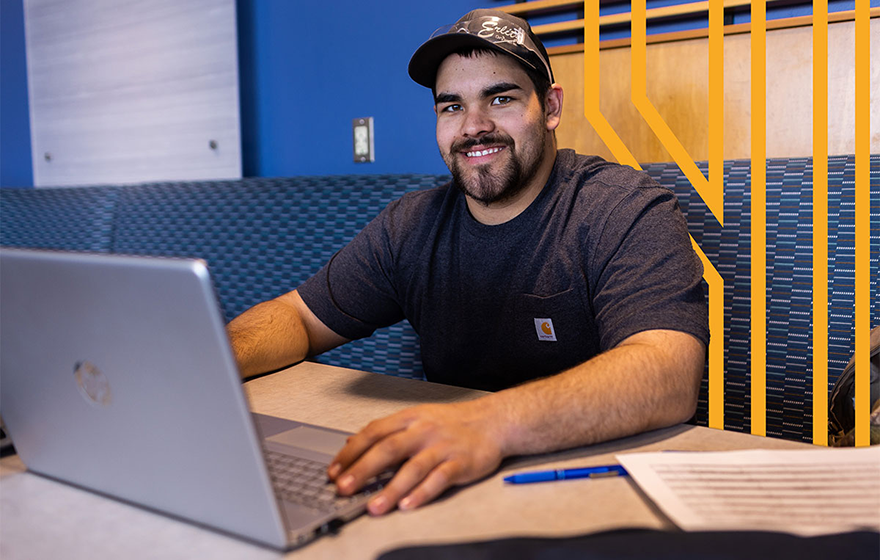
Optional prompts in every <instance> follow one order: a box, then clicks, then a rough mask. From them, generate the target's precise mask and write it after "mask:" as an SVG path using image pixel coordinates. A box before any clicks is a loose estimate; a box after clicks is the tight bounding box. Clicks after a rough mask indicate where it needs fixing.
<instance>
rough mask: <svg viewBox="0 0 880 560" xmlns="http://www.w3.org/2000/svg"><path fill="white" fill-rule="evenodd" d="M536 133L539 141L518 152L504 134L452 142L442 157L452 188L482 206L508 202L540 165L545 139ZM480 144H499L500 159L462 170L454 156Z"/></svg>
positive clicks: (456, 157)
mask: <svg viewBox="0 0 880 560" xmlns="http://www.w3.org/2000/svg"><path fill="white" fill-rule="evenodd" d="M537 132H538V134H536V135H535V137H536V138H539V139H540V140H539V141H536V142H534V143H532V144H531V145H528V144H526V145H525V146H524V147H523V150H522V152H520V151H518V149H517V147H516V146H515V144H514V141H513V138H511V137H510V136H508V135H507V134H504V133H491V134H487V135H486V136H483V137H481V138H472V139H467V140H460V141H457V142H454V143H453V144H452V147H451V149H450V151H449V153H447V154H443V159H444V160H445V162H446V166H447V167H448V168H449V171H450V172H451V173H452V178H453V179H454V181H455V184H456V186H457V187H458V189H459V190H460V191H461V192H463V193H464V194H465V195H467V196H469V197H470V198H472V199H474V200H476V201H477V202H480V203H482V204H484V205H486V206H488V205H490V204H492V203H495V202H502V201H505V200H509V199H512V198H514V197H515V196H516V195H518V194H519V193H520V192H522V191H523V190H524V189H525V188H526V187H527V186H529V183H530V182H531V181H532V179H534V177H535V175H537V173H538V168H539V167H540V166H541V161H542V159H543V156H544V148H545V145H546V142H547V139H546V136H545V134H544V131H543V130H538V131H537ZM482 144H490V145H493V146H494V145H503V146H504V147H505V149H504V150H503V152H502V153H501V154H499V155H501V156H502V157H503V158H504V160H503V161H499V162H494V163H490V164H484V165H480V166H476V167H471V168H469V169H463V168H462V165H461V163H460V160H459V158H458V154H459V153H461V152H462V151H468V150H470V149H471V148H473V147H474V146H477V145H482Z"/></svg>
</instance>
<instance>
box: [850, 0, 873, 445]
mask: <svg viewBox="0 0 880 560" xmlns="http://www.w3.org/2000/svg"><path fill="white" fill-rule="evenodd" d="M870 25H871V23H870V4H869V2H868V0H856V23H855V26H856V32H855V35H856V37H855V40H856V49H855V51H856V60H855V65H856V100H855V101H856V107H855V109H856V126H855V135H856V137H855V141H856V200H855V204H856V208H855V210H856V289H855V292H856V301H855V304H856V305H855V330H856V348H855V351H856V379H855V385H856V391H855V393H856V405H855V420H856V446H858V447H864V446H868V445H870V443H871V434H870V407H871V402H870V389H871V387H870V376H871V368H870V362H869V361H868V359H869V356H870V338H869V330H870V328H871V307H870V304H871V302H870V294H871V285H870V279H869V274H870V266H871V263H870V249H871V237H870V227H871V221H870V220H871V218H870V206H871V186H870V180H871V176H870V165H871V160H870V154H871V151H870V150H871V148H870V143H871V125H870V111H871V73H870V72H871V55H870V48H871V36H870V33H871V27H870ZM875 38H876V37H875Z"/></svg>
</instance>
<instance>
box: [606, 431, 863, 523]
mask: <svg viewBox="0 0 880 560" xmlns="http://www.w3.org/2000/svg"><path fill="white" fill-rule="evenodd" d="M617 459H618V461H620V464H621V465H623V466H624V468H626V470H627V471H628V472H629V474H630V476H631V477H632V478H633V480H635V482H636V483H637V484H638V485H639V487H641V489H642V490H643V491H644V492H645V493H646V494H647V495H648V496H649V497H650V498H651V499H652V500H653V501H654V503H656V504H657V506H658V507H659V508H660V509H661V510H662V511H663V512H664V513H665V514H666V515H667V516H669V518H670V519H672V521H673V522H675V523H676V524H677V525H678V526H679V527H681V528H682V529H684V530H686V531H707V530H763V531H781V532H787V533H796V534H800V535H818V534H825V533H837V532H844V531H853V530H858V529H865V528H867V529H872V530H875V531H880V447H865V448H855V449H851V448H850V449H840V448H825V449H816V450H812V449H805V450H797V451H789V450H785V451H779V450H750V451H718V452H661V453H630V454H621V455H618V456H617Z"/></svg>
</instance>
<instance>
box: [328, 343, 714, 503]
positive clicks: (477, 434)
mask: <svg viewBox="0 0 880 560" xmlns="http://www.w3.org/2000/svg"><path fill="white" fill-rule="evenodd" d="M705 353H706V352H705V347H704V346H703V344H702V343H701V342H699V341H698V340H697V339H696V338H693V337H691V336H690V335H687V334H683V333H678V332H673V331H647V332H644V333H639V334H636V335H633V336H631V337H629V338H628V339H626V340H625V341H624V342H623V343H621V344H620V345H619V346H618V347H616V348H614V349H612V350H610V351H608V352H606V353H604V354H601V355H599V356H597V357H595V358H593V359H591V360H590V361H588V362H585V363H583V364H581V365H580V366H577V367H575V368H572V369H571V370H568V371H565V372H563V373H560V374H558V375H555V376H553V377H548V378H546V379H542V380H538V381H534V382H532V383H528V384H525V385H522V386H520V387H515V388H512V389H507V390H505V391H500V392H498V393H493V394H491V395H488V396H485V397H482V398H479V399H476V400H473V401H467V402H462V403H449V404H427V405H420V406H417V407H413V408H409V409H406V410H403V411H400V412H398V413H396V414H392V415H391V416H388V417H385V418H381V419H378V420H375V421H373V422H371V423H370V424H369V425H367V426H366V427H365V428H364V429H363V430H361V431H360V432H358V433H357V434H356V435H354V436H352V437H351V438H349V440H348V443H347V444H346V445H345V446H344V447H343V448H342V450H341V451H340V452H339V453H338V454H337V455H336V458H335V460H334V462H333V464H332V465H331V466H330V469H329V470H328V475H329V477H330V479H331V480H334V481H336V483H337V487H338V488H339V491H340V492H341V493H342V494H343V495H348V494H351V493H352V492H354V491H355V490H357V489H358V488H360V487H362V486H363V484H364V483H365V482H366V481H367V480H369V479H370V478H371V477H373V476H375V475H377V474H378V473H380V472H382V471H383V470H385V469H387V468H389V467H393V466H395V465H401V466H400V468H399V470H398V472H397V474H396V475H395V476H394V478H393V479H392V480H391V482H390V483H389V484H388V485H387V486H386V487H385V488H384V489H383V490H382V491H381V492H380V493H379V494H378V495H377V496H375V497H374V498H373V499H372V500H371V501H370V503H369V505H368V508H369V511H370V512H371V513H373V514H383V513H386V512H388V511H389V510H390V509H391V508H393V507H395V506H396V505H399V507H401V508H403V509H409V508H413V507H418V506H420V505H422V504H424V503H427V502H429V501H431V500H432V499H434V498H436V497H437V496H439V495H440V494H441V493H442V492H443V491H444V490H445V489H446V488H448V487H450V486H452V485H456V484H465V483H468V482H473V481H474V480H478V479H480V478H482V477H484V476H486V475H488V474H489V473H491V472H492V471H494V470H495V469H497V468H498V465H499V464H500V463H501V460H502V459H503V458H504V457H507V456H511V455H527V454H533V453H543V452H548V451H554V450H557V449H565V448H569V447H577V446H581V445H589V444H592V443H598V442H600V441H605V440H609V439H614V438H618V437H623V436H628V435H632V434H636V433H639V432H642V431H645V430H650V429H655V428H661V427H664V426H670V425H673V424H676V423H678V422H682V421H684V420H687V419H688V418H689V417H690V416H691V415H692V414H693V411H694V407H695V405H696V400H697V394H698V391H699V386H700V379H701V377H702V373H703V366H704V363H705Z"/></svg>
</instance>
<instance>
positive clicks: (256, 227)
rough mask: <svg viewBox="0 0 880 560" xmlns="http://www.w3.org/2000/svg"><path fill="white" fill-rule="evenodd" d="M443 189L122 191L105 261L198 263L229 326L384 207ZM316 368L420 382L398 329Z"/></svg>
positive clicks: (419, 181)
mask: <svg viewBox="0 0 880 560" xmlns="http://www.w3.org/2000/svg"><path fill="white" fill-rule="evenodd" d="M446 180H448V178H446V177H438V176H434V175H374V176H363V175H357V176H330V177H296V178H282V179H264V178H250V179H243V180H239V181H221V182H199V183H181V184H174V185H171V184H164V183H163V184H151V185H141V186H135V187H128V188H126V189H125V190H124V191H123V192H122V193H121V195H120V200H119V209H118V226H117V229H116V236H115V239H114V243H113V251H114V252H117V253H126V254H135V255H164V256H187V257H199V258H202V259H204V260H205V261H207V263H208V266H209V268H210V269H211V273H212V275H213V277H214V282H215V286H216V289H217V294H218V298H219V300H220V302H221V308H222V310H223V313H224V315H225V318H226V320H227V321H228V320H231V319H232V318H233V317H235V316H237V315H238V314H239V313H241V312H243V311H244V310H245V309H247V308H249V307H251V306H252V305H254V304H256V303H259V302H260V301H265V300H267V299H271V298H273V297H276V296H278V295H280V294H282V293H285V292H287V291H290V290H292V289H294V288H296V287H297V286H298V285H299V284H300V283H302V282H303V281H304V280H306V279H307V278H308V277H309V276H311V275H312V274H314V273H315V272H317V271H318V269H319V268H320V267H321V266H323V265H324V264H325V263H326V262H327V261H328V260H329V259H330V257H331V256H332V255H333V253H334V252H336V251H337V250H338V249H340V248H341V247H342V246H343V245H345V244H346V243H347V242H348V241H349V240H351V238H352V237H354V235H355V234H356V233H357V232H359V231H360V230H361V229H362V228H363V227H364V226H365V225H366V224H367V223H368V222H369V220H371V219H372V218H373V217H375V216H376V215H378V214H379V212H380V211H381V210H382V209H383V208H384V207H385V206H386V205H387V204H388V203H389V202H391V201H392V200H394V199H396V198H398V197H400V196H401V195H403V194H404V193H405V192H408V191H412V190H419V189H426V188H431V187H434V186H436V185H438V184H442V183H444V182H445V181H446ZM317 359H318V361H321V362H323V363H327V364H330V365H337V366H342V367H351V368H356V369H363V370H367V371H374V372H377V373H388V374H391V375H398V376H402V377H413V378H423V377H424V374H423V372H422V366H421V359H420V355H419V343H418V336H417V335H416V333H415V331H414V330H413V329H412V327H411V326H410V325H409V323H408V322H405V321H404V322H401V323H398V324H397V325H393V326H391V327H388V328H385V329H380V330H379V331H377V332H376V333H375V334H374V335H373V336H372V337H369V338H367V339H363V340H359V341H355V342H352V343H350V344H346V345H344V346H342V347H340V348H337V349H335V350H332V351H330V352H327V353H325V354H323V355H321V356H319V357H318V358H317Z"/></svg>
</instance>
